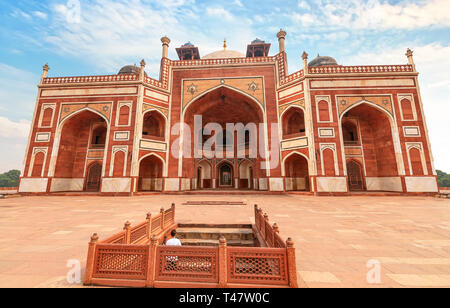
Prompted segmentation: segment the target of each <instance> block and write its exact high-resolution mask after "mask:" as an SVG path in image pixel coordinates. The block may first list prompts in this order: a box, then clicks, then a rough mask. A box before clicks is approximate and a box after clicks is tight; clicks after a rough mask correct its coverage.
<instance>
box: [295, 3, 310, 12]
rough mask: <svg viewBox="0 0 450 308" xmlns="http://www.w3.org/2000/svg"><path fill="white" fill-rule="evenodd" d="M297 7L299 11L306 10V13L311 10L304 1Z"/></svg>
mask: <svg viewBox="0 0 450 308" xmlns="http://www.w3.org/2000/svg"><path fill="white" fill-rule="evenodd" d="M298 7H299V8H301V9H304V10H307V11H309V10H310V9H311V6H310V5H309V4H308V2H306V1H299V2H298Z"/></svg>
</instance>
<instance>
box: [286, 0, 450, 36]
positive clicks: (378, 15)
mask: <svg viewBox="0 0 450 308" xmlns="http://www.w3.org/2000/svg"><path fill="white" fill-rule="evenodd" d="M308 6H309V5H308V3H306V2H304V1H300V2H299V4H298V7H299V8H300V9H301V10H307V7H308ZM308 11H309V13H306V14H299V13H298V12H293V13H291V14H290V15H291V18H292V19H293V20H294V21H297V22H301V24H302V25H303V26H305V27H309V26H318V25H324V26H326V27H327V29H330V28H333V29H336V28H347V29H371V30H386V29H408V30H411V29H418V28H426V27H435V28H445V27H449V26H450V14H448V12H449V11H450V1H448V0H429V1H419V2H417V3H414V2H413V3H411V2H406V1H402V2H399V3H396V4H390V3H388V2H386V1H381V0H371V1H366V2H363V1H359V0H335V1H330V0H329V1H316V5H315V7H314V10H308ZM314 20H315V23H314V22H313V21H314Z"/></svg>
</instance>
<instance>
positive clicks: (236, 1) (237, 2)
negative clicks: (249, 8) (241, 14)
mask: <svg viewBox="0 0 450 308" xmlns="http://www.w3.org/2000/svg"><path fill="white" fill-rule="evenodd" d="M234 4H235V5H237V6H239V7H244V5H243V4H242V2H241V0H234Z"/></svg>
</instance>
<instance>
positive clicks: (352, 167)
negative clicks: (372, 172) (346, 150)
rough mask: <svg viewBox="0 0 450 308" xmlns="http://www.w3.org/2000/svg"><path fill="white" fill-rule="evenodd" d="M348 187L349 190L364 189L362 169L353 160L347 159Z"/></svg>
mask: <svg viewBox="0 0 450 308" xmlns="http://www.w3.org/2000/svg"><path fill="white" fill-rule="evenodd" d="M347 177H348V188H349V190H350V191H362V190H364V181H363V170H362V168H361V165H360V164H359V163H357V162H356V161H354V160H349V161H347Z"/></svg>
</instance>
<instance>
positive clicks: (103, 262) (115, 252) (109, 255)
mask: <svg viewBox="0 0 450 308" xmlns="http://www.w3.org/2000/svg"><path fill="white" fill-rule="evenodd" d="M147 260H148V248H147V247H145V246H141V247H139V246H135V248H134V249H129V248H128V249H126V250H124V249H123V248H122V247H114V246H111V245H109V244H108V245H103V244H99V247H98V253H97V255H96V258H95V266H94V277H95V278H114V277H115V276H116V275H120V277H124V279H143V278H145V277H146V275H147Z"/></svg>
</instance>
